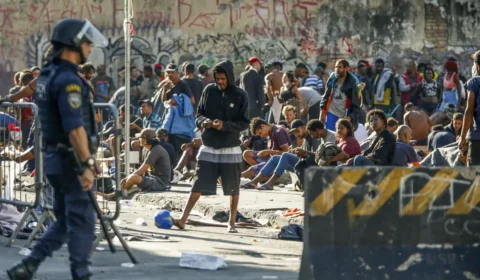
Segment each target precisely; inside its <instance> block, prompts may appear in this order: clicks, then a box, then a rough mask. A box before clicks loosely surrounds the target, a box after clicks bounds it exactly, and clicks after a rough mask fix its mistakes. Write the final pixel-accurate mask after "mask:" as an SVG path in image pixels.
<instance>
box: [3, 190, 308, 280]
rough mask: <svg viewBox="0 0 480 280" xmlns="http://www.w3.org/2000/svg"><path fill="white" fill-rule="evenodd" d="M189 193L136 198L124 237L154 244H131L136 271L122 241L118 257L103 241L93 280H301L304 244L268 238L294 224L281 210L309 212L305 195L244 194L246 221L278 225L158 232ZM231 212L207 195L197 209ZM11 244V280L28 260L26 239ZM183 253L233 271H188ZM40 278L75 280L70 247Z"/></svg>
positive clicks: (123, 220) (125, 214)
mask: <svg viewBox="0 0 480 280" xmlns="http://www.w3.org/2000/svg"><path fill="white" fill-rule="evenodd" d="M188 193H189V187H188V186H187V185H179V186H175V187H173V189H172V190H171V191H169V192H164V193H151V194H142V193H139V194H137V195H136V196H135V197H134V199H133V205H131V206H122V212H121V216H120V219H119V220H120V224H119V228H120V230H121V231H122V233H123V234H124V235H126V236H132V235H134V236H138V237H140V238H153V240H150V242H145V241H129V242H128V244H129V245H130V247H131V248H132V250H133V252H134V255H135V256H136V257H137V259H138V261H139V264H138V265H135V266H134V267H132V268H127V267H122V264H125V263H129V262H130V260H129V258H128V256H127V254H126V253H125V252H124V251H123V250H122V249H121V245H120V243H118V242H116V243H115V244H116V245H117V246H116V247H117V248H118V249H119V250H118V252H117V253H116V254H112V253H111V252H110V251H108V246H107V245H106V242H102V244H101V248H102V249H104V250H103V251H97V252H96V253H95V254H94V256H93V258H92V266H91V269H92V271H93V273H94V277H93V278H92V279H120V280H121V279H125V280H127V279H128V280H131V279H132V278H135V280H143V279H298V270H299V267H300V258H301V252H302V246H303V243H302V242H295V241H283V240H277V239H270V238H268V237H267V235H268V234H269V233H270V232H271V231H272V230H273V225H283V224H287V223H288V222H289V220H288V219H286V218H282V217H281V216H278V215H275V212H276V211H278V210H281V211H283V210H284V209H287V208H294V207H297V208H303V198H302V197H301V195H300V193H298V192H293V191H285V190H278V191H271V192H268V191H267V192H259V191H251V190H247V191H242V192H241V198H240V206H239V209H240V212H242V214H244V215H245V216H246V217H250V218H259V219H268V220H269V221H270V222H271V223H272V226H267V227H259V228H248V229H247V228H239V233H237V234H227V233H226V228H223V227H200V226H192V225H187V227H186V230H184V231H181V230H177V229H171V230H163V229H158V228H156V227H155V226H154V223H153V217H154V215H155V212H156V211H157V209H161V208H169V209H172V211H173V212H174V213H173V214H174V215H175V216H179V215H180V212H179V209H181V208H183V205H184V203H185V202H186V199H187V197H188ZM219 193H220V194H221V190H220V189H219ZM110 208H112V206H111V205H110ZM112 209H113V208H112ZM227 209H228V198H227V197H224V196H223V195H218V196H212V197H202V198H200V201H199V204H198V205H197V207H196V208H195V210H197V213H198V212H200V213H201V214H203V215H206V216H210V217H211V214H212V213H214V212H215V211H217V210H227ZM138 218H143V219H144V220H145V221H146V222H147V226H138V225H136V222H135V221H136V220H137V219H138ZM302 220H303V218H301V217H300V218H295V219H291V220H290V222H292V223H293V222H296V223H301V222H303V221H302ZM164 236H168V239H167V240H165V239H163V237H164ZM6 242H7V239H6V238H4V237H0V248H2V249H1V252H2V254H0V279H7V278H6V274H5V273H4V271H5V269H7V268H8V267H9V266H11V265H12V264H13V263H15V262H17V261H19V260H20V259H21V258H22V256H21V255H20V254H19V251H20V249H21V246H22V244H23V241H21V240H19V241H16V243H15V245H14V247H11V248H7V247H4V246H5V244H6ZM182 252H200V253H205V254H211V255H215V256H221V257H225V260H226V263H227V268H224V269H220V270H217V271H204V270H195V269H187V268H182V267H180V266H179V262H180V257H181V254H182ZM36 279H45V280H46V279H49V280H54V279H59V280H60V279H62V280H64V279H70V273H69V262H68V251H67V248H66V247H64V248H62V249H61V250H60V251H59V252H57V253H56V254H55V255H54V257H53V258H51V259H49V260H48V261H46V262H45V263H44V265H43V266H42V267H41V269H40V270H39V273H38V275H37V278H36Z"/></svg>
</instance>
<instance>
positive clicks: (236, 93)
mask: <svg viewBox="0 0 480 280" xmlns="http://www.w3.org/2000/svg"><path fill="white" fill-rule="evenodd" d="M215 67H219V68H222V69H223V70H224V71H225V72H226V73H227V79H228V87H227V89H226V90H225V91H221V90H220V89H219V88H218V87H217V85H216V84H209V85H208V86H206V87H205V89H204V90H203V93H202V97H201V98H200V102H199V103H198V111H197V121H196V125H197V127H198V128H201V127H202V124H203V122H205V120H207V119H210V120H212V121H214V120H216V119H219V120H221V121H223V128H222V130H221V131H219V130H217V129H215V128H209V129H205V130H204V132H203V133H202V141H203V144H204V145H205V146H208V147H212V148H214V149H221V148H231V147H236V146H240V143H241V142H240V132H241V131H244V130H246V129H247V128H248V126H249V123H250V119H249V117H248V116H249V114H248V95H247V93H246V92H245V91H244V90H243V89H241V88H239V87H237V86H235V76H234V74H233V64H232V63H231V62H230V61H228V60H227V61H223V62H220V63H219V64H217V65H216V66H215Z"/></svg>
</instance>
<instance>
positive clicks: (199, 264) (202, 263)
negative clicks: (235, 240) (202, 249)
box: [180, 252, 227, 270]
mask: <svg viewBox="0 0 480 280" xmlns="http://www.w3.org/2000/svg"><path fill="white" fill-rule="evenodd" d="M180 266H181V267H188V268H195V269H201V270H217V269H219V268H225V267H227V264H226V263H225V259H224V258H222V257H217V256H213V255H207V254H201V253H194V252H184V253H182V257H181V258H180Z"/></svg>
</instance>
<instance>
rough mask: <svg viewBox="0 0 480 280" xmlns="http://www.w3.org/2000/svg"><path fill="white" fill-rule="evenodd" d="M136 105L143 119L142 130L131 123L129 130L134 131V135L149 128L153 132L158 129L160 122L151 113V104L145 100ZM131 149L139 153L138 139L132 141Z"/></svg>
mask: <svg viewBox="0 0 480 280" xmlns="http://www.w3.org/2000/svg"><path fill="white" fill-rule="evenodd" d="M138 105H139V106H140V115H141V116H142V118H143V122H142V126H143V128H142V127H140V125H137V124H135V123H131V124H130V129H132V130H134V131H136V133H138V132H141V131H142V129H145V128H150V129H152V130H153V131H155V130H157V129H159V128H160V127H161V124H162V120H161V119H160V117H159V116H158V115H157V114H156V113H155V112H153V103H152V102H151V101H150V100H148V99H146V100H140V101H138ZM131 147H132V150H133V151H140V150H141V146H140V141H138V139H132V141H131Z"/></svg>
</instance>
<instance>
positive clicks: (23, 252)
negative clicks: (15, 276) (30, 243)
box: [18, 248, 32, 256]
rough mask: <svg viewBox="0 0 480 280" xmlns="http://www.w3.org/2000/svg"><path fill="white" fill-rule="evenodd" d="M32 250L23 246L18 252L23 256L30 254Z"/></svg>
mask: <svg viewBox="0 0 480 280" xmlns="http://www.w3.org/2000/svg"><path fill="white" fill-rule="evenodd" d="M31 252H32V251H31V250H30V249H28V248H22V249H21V250H20V251H19V252H18V254H20V255H22V256H28V255H30V253H31Z"/></svg>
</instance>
